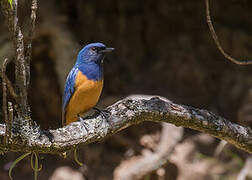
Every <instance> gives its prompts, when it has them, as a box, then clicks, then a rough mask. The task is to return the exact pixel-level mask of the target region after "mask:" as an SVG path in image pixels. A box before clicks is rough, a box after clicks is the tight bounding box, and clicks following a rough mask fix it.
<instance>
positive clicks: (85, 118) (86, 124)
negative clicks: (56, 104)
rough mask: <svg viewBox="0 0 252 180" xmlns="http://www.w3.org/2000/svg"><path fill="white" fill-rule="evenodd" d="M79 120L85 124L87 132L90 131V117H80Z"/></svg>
mask: <svg viewBox="0 0 252 180" xmlns="http://www.w3.org/2000/svg"><path fill="white" fill-rule="evenodd" d="M79 119H80V121H81V122H82V124H83V126H84V128H85V130H86V131H87V132H88V130H89V125H88V123H86V120H87V119H90V116H87V117H81V116H79Z"/></svg>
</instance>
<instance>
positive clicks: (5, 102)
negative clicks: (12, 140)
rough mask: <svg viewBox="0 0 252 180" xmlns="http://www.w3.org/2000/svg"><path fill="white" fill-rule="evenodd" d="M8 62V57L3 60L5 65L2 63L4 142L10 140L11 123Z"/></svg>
mask: <svg viewBox="0 0 252 180" xmlns="http://www.w3.org/2000/svg"><path fill="white" fill-rule="evenodd" d="M7 64H8V58H5V59H4V61H3V65H2V86H3V109H2V110H3V115H4V121H5V124H6V126H5V127H6V132H5V139H4V142H5V143H6V144H7V143H8V141H9V137H8V134H9V128H8V126H9V123H8V112H7V87H6V81H5V80H6V79H5V78H4V77H5V71H6V66H7Z"/></svg>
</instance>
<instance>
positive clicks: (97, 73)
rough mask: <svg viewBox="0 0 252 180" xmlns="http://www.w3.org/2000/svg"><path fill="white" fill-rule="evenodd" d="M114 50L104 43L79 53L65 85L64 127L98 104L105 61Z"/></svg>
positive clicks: (90, 46)
mask: <svg viewBox="0 0 252 180" xmlns="http://www.w3.org/2000/svg"><path fill="white" fill-rule="evenodd" d="M113 50H114V48H107V47H106V46H105V45H104V44H102V43H91V44H88V45H86V46H85V47H84V48H83V49H82V50H81V51H80V52H79V54H78V57H77V60H76V63H75V65H74V66H73V68H72V70H71V71H70V73H69V74H68V76H67V80H66V84H65V89H64V95H63V106H62V124H63V126H64V125H67V124H69V123H71V122H74V121H77V120H78V117H79V116H80V115H82V114H84V113H85V112H87V111H89V110H90V109H92V108H93V107H94V106H95V105H96V103H97V102H98V100H99V97H100V94H101V92H102V88H103V60H104V58H105V56H106V55H107V54H108V53H110V52H112V51H113Z"/></svg>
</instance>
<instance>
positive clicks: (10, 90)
mask: <svg viewBox="0 0 252 180" xmlns="http://www.w3.org/2000/svg"><path fill="white" fill-rule="evenodd" d="M3 78H5V81H6V84H7V87H8V88H7V89H8V91H9V93H10V95H11V96H12V97H13V98H14V99H15V100H16V102H17V103H18V100H17V98H18V95H17V93H16V92H15V89H14V87H13V86H12V83H11V81H10V80H9V78H8V77H7V76H6V75H5V77H3Z"/></svg>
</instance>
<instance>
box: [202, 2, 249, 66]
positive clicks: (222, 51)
mask: <svg viewBox="0 0 252 180" xmlns="http://www.w3.org/2000/svg"><path fill="white" fill-rule="evenodd" d="M205 2H206V19H207V24H208V27H209V29H210V32H211V35H212V38H213V39H214V42H215V44H216V46H217V48H218V49H219V51H220V52H221V54H222V55H223V56H224V57H225V58H227V59H228V60H230V61H232V62H233V63H235V64H239V65H248V64H252V61H251V60H243V61H240V60H236V59H235V58H232V57H231V56H230V55H228V54H227V53H226V52H225V51H224V50H223V48H222V46H221V44H220V42H219V39H218V36H217V34H216V32H215V30H214V27H213V24H212V20H211V16H210V10H209V0H205Z"/></svg>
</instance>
